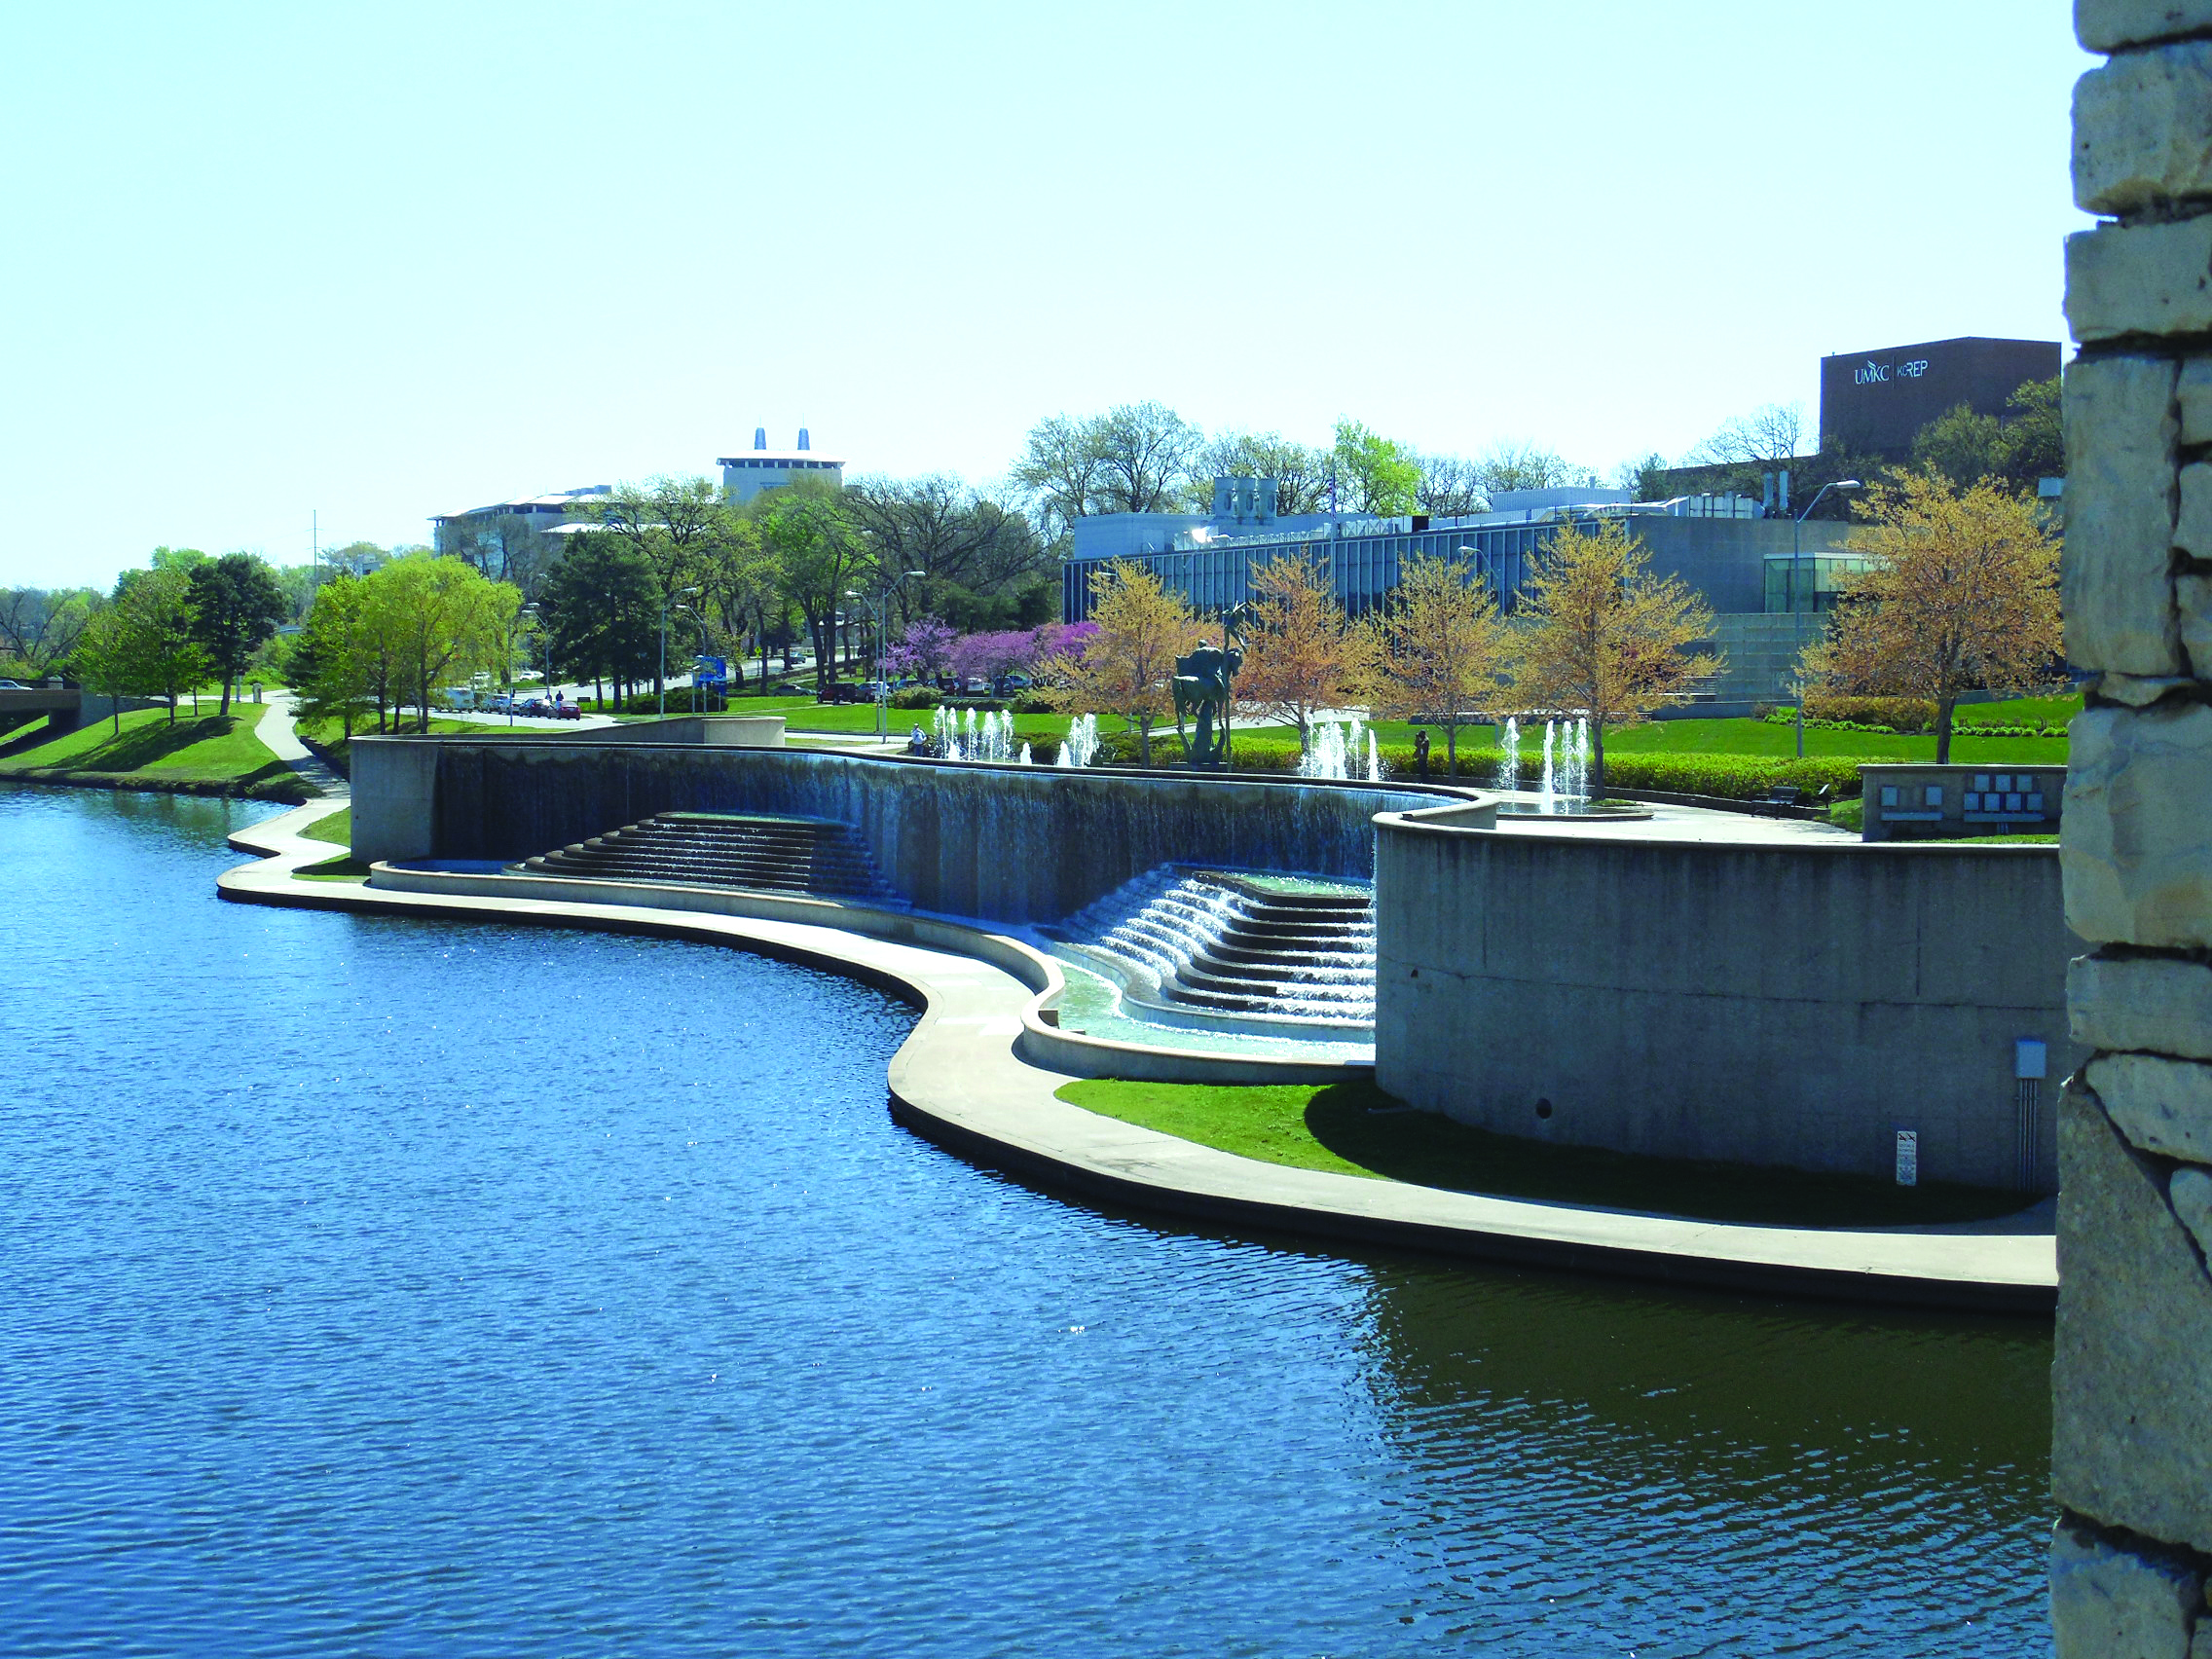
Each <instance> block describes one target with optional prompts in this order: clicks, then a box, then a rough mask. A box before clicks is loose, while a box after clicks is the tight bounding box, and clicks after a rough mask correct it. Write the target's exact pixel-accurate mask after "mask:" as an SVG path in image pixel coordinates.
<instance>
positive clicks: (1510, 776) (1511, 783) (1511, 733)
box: [1496, 715, 1521, 790]
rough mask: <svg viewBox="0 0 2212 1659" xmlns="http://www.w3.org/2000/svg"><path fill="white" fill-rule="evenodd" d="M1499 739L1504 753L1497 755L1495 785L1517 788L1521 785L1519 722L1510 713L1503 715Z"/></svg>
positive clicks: (1503, 787) (1509, 788)
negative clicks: (1502, 727) (1502, 725)
mask: <svg viewBox="0 0 2212 1659" xmlns="http://www.w3.org/2000/svg"><path fill="white" fill-rule="evenodd" d="M1499 741H1500V744H1501V747H1502V748H1503V750H1504V753H1503V754H1502V755H1500V756H1498V757H1497V779H1496V783H1497V787H1498V788H1499V789H1501V790H1518V789H1519V788H1520V787H1521V722H1520V721H1519V720H1518V719H1514V718H1513V717H1512V716H1511V715H1507V716H1506V717H1505V735H1504V737H1503V738H1502V739H1500V740H1499Z"/></svg>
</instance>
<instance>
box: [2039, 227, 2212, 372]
mask: <svg viewBox="0 0 2212 1659" xmlns="http://www.w3.org/2000/svg"><path fill="white" fill-rule="evenodd" d="M2066 320H2067V321H2068V322H2069V323H2070V324H2072V325H2073V329H2074V338H2075V339H2077V340H2079V341H2081V342H2082V344H2083V345H2084V346H2087V345H2092V344H2094V343H2095V342H2097V341H2100V340H2118V339H2120V338H2121V337H2122V336H2125V335H2137V334H2204V333H2208V332H2212V215H2207V216H2204V217H2200V218H2195V219H2182V220H2179V221H2177V222H2175V223H2172V224H2163V225H2100V226H2098V227H2097V228H2096V229H2095V230H2093V231H2077V232H2076V233H2075V234H2074V235H2072V236H2070V237H2068V238H2067V239H2066Z"/></svg>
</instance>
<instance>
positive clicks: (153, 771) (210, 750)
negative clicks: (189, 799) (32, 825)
mask: <svg viewBox="0 0 2212 1659" xmlns="http://www.w3.org/2000/svg"><path fill="white" fill-rule="evenodd" d="M232 710H233V712H232V713H231V714H228V715H218V714H214V713H212V712H209V713H206V714H203V715H200V716H198V717H197V718H196V717H194V716H193V715H191V714H190V713H188V712H183V711H180V712H179V713H178V716H177V719H176V720H175V722H174V723H173V724H172V723H171V722H170V719H169V715H168V711H167V710H166V709H137V710H133V711H132V712H130V713H129V714H127V715H125V716H124V717H123V719H122V722H121V729H120V730H119V729H118V727H117V724H116V722H114V721H112V720H101V721H99V722H98V723H97V724H94V725H89V726H81V727H79V728H78V729H77V730H75V731H72V732H64V733H63V734H62V735H61V736H59V737H56V738H53V739H50V740H49V741H47V742H45V743H38V744H33V745H32V746H31V747H29V748H26V749H22V750H19V751H18V752H17V753H16V754H13V755H11V756H9V757H8V758H7V759H5V760H0V778H16V779H23V780H27V781H30V782H34V783H46V784H74V785H78V786H80V787H84V788H90V789H108V790H159V791H165V792H166V793H172V794H218V795H238V796H244V797H247V798H250V799H254V800H284V801H295V802H297V801H303V800H306V799H307V798H308V790H307V786H306V785H305V784H303V783H302V782H301V781H300V779H299V778H298V777H297V776H295V775H294V774H293V772H292V769H291V768H290V767H288V766H286V765H285V764H284V762H283V761H281V760H279V759H277V758H276V756H274V755H272V754H271V753H270V752H269V750H268V748H267V747H266V746H265V745H264V744H263V743H262V742H261V740H260V739H259V738H258V737H256V736H255V735H254V728H255V727H256V726H258V725H259V724H260V723H261V717H262V716H263V715H264V714H265V713H267V712H268V710H267V705H266V704H255V703H246V704H242V705H241V704H239V703H236V702H234V703H233V704H232Z"/></svg>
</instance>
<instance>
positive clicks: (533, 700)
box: [515, 697, 553, 715]
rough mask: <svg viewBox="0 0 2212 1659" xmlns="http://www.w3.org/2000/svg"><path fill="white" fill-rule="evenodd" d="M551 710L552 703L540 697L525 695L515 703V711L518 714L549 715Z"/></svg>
mask: <svg viewBox="0 0 2212 1659" xmlns="http://www.w3.org/2000/svg"><path fill="white" fill-rule="evenodd" d="M552 712H553V705H552V704H551V703H548V702H547V701H546V700H545V699H544V698H542V697H525V698H524V699H523V700H522V701H521V702H519V703H517V704H516V705H515V713H516V714H518V715H549V714H551V713H552Z"/></svg>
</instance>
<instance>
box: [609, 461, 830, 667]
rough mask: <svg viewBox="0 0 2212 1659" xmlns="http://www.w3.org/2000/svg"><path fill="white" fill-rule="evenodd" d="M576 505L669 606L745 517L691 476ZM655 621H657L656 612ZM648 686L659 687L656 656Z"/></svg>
mask: <svg viewBox="0 0 2212 1659" xmlns="http://www.w3.org/2000/svg"><path fill="white" fill-rule="evenodd" d="M804 482H807V483H813V482H815V481H814V480H805V481H804ZM796 487H797V486H796V484H793V485H786V486H785V487H784V488H783V489H778V490H771V491H768V492H766V493H765V494H764V495H763V496H759V497H756V498H754V501H753V502H749V503H748V504H747V505H748V506H749V507H751V506H756V505H758V504H760V503H762V502H764V501H766V500H768V499H770V498H774V497H777V496H781V495H783V494H785V493H786V491H788V490H790V489H793V488H796ZM832 488H833V487H832ZM576 509H577V512H578V515H579V517H580V518H581V520H582V522H584V523H587V524H590V525H592V526H594V527H595V532H594V533H595V534H599V535H610V536H613V537H614V538H615V539H617V540H619V541H621V542H623V543H624V544H626V545H627V546H628V547H630V548H631V549H632V550H633V551H634V552H635V553H637V555H638V556H639V557H640V558H641V559H643V560H644V561H645V567H646V569H648V570H649V571H652V574H653V588H654V596H655V599H656V601H657V602H658V604H659V605H661V606H664V607H667V608H670V609H673V608H675V605H676V602H677V600H678V598H679V596H680V595H681V594H682V590H683V589H685V588H687V587H698V586H702V585H703V584H702V582H701V580H700V577H701V574H702V569H701V567H702V566H703V565H704V564H705V563H706V562H707V561H709V560H710V559H712V558H713V557H715V556H716V554H717V553H718V551H719V550H720V549H721V548H723V547H724V546H725V545H726V544H727V543H728V542H729V541H730V540H731V539H732V538H733V537H735V536H737V535H740V534H741V533H740V532H739V530H738V529H737V527H738V525H739V524H740V523H741V522H743V518H744V509H741V508H739V507H736V506H734V505H732V504H731V503H730V502H729V501H727V500H725V499H724V498H723V497H722V492H721V487H720V486H719V484H717V483H716V482H715V481H714V480H713V479H711V478H706V477H700V476H695V475H694V476H682V477H677V476H664V477H658V478H648V479H646V480H645V483H643V484H618V485H616V486H615V487H614V488H613V489H612V490H610V491H609V492H608V494H606V495H605V496H593V497H585V498H581V499H579V500H578V501H577V502H576ZM655 621H656V626H657V621H658V613H657V612H656V616H655ZM653 689H654V690H655V691H656V692H657V691H659V690H660V689H661V681H660V666H659V662H658V660H657V658H656V660H655V662H654V667H653Z"/></svg>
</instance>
